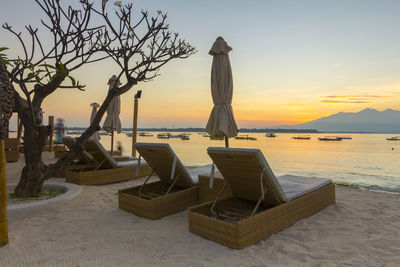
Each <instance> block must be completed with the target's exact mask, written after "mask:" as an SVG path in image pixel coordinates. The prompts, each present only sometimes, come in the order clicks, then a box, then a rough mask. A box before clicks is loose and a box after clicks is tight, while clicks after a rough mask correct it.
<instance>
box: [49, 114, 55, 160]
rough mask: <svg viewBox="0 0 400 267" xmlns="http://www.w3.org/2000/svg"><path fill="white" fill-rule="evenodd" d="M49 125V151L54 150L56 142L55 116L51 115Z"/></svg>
mask: <svg viewBox="0 0 400 267" xmlns="http://www.w3.org/2000/svg"><path fill="white" fill-rule="evenodd" d="M49 126H50V128H51V134H50V141H49V152H53V144H54V116H49Z"/></svg>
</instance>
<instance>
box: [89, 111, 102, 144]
mask: <svg viewBox="0 0 400 267" xmlns="http://www.w3.org/2000/svg"><path fill="white" fill-rule="evenodd" d="M90 106H91V107H92V113H91V114H90V124H92V122H93V120H94V117H96V114H97V109H98V108H99V107H100V105H99V104H97V103H92V104H90ZM91 138H96V139H97V140H100V135H99V133H98V132H95V133H94V134H93V135H92V136H91Z"/></svg>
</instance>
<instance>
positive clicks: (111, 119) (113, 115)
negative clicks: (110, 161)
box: [103, 75, 121, 154]
mask: <svg viewBox="0 0 400 267" xmlns="http://www.w3.org/2000/svg"><path fill="white" fill-rule="evenodd" d="M116 83H118V85H121V83H120V82H119V81H118V78H117V76H115V75H113V76H112V77H111V78H110V80H108V85H109V89H108V90H110V89H112V88H114V86H115V84H116ZM120 113H121V98H120V96H117V97H114V99H113V100H112V101H111V103H110V105H109V106H108V108H107V117H106V119H105V121H104V124H103V129H104V130H105V131H106V132H109V133H111V154H112V153H113V148H114V131H117V133H121V120H120V119H119V114H120Z"/></svg>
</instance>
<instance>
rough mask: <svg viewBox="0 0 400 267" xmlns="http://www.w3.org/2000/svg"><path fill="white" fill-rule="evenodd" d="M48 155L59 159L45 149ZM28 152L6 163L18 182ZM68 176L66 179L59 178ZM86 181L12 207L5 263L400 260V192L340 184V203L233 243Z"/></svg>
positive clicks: (2, 251) (2, 255) (2, 254)
mask: <svg viewBox="0 0 400 267" xmlns="http://www.w3.org/2000/svg"><path fill="white" fill-rule="evenodd" d="M44 158H45V161H46V162H50V161H52V160H54V159H53V155H52V154H50V153H44ZM22 166H23V159H20V161H19V162H16V163H7V178H8V183H16V182H17V181H18V179H19V175H20V171H21V168H22ZM54 180H56V181H63V179H54ZM142 182H143V178H142V179H138V180H135V181H128V182H123V183H117V184H110V185H102V186H83V190H82V192H81V194H80V195H78V196H77V197H75V198H74V199H71V200H66V201H62V202H57V203H53V204H49V205H46V206H41V207H35V208H32V209H28V210H27V209H24V210H15V211H11V212H9V214H8V218H9V239H10V240H9V244H8V245H7V246H5V247H2V248H0V266H7V267H8V266H150V265H151V266H338V265H340V266H398V265H399V262H400V234H399V232H400V231H399V229H400V212H399V207H400V195H399V194H388V193H380V192H372V191H366V190H360V189H353V188H348V187H342V186H337V187H336V194H337V195H336V197H337V203H336V204H335V205H331V206H329V207H328V208H326V209H324V210H322V211H321V212H319V213H317V214H315V215H313V216H311V217H309V218H306V219H303V220H301V221H299V222H298V223H296V224H295V225H293V226H292V227H290V228H287V229H285V230H283V231H281V232H279V233H277V234H275V235H273V236H271V237H269V238H267V239H266V240H264V241H262V242H259V243H257V244H255V245H253V246H250V247H247V248H245V249H243V250H233V249H230V248H227V247H224V246H222V245H220V244H217V243H214V242H212V241H208V240H205V239H203V238H201V237H199V236H197V235H194V234H192V233H190V232H189V231H188V219H187V211H186V212H180V213H178V214H175V215H172V216H168V217H165V218H163V219H161V220H157V221H151V220H147V219H144V218H140V217H137V216H135V215H133V214H130V213H127V212H125V211H123V210H120V209H118V199H117V192H118V189H122V188H126V187H128V186H132V185H135V184H140V183H142Z"/></svg>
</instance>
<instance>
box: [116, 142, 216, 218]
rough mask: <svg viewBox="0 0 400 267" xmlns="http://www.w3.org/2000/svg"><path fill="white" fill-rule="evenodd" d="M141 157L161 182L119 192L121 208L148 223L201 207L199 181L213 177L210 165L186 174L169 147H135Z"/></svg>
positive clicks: (146, 144)
mask: <svg viewBox="0 0 400 267" xmlns="http://www.w3.org/2000/svg"><path fill="white" fill-rule="evenodd" d="M135 147H136V149H137V151H138V152H139V154H140V155H141V157H143V158H144V159H145V160H146V162H147V163H148V164H149V165H150V167H151V168H152V169H153V172H154V174H155V175H157V176H158V178H159V179H160V180H159V181H156V182H152V183H147V182H148V180H149V178H150V177H151V176H152V175H153V173H152V174H150V175H149V177H148V178H147V180H146V181H145V182H144V184H142V185H141V186H135V187H131V188H127V189H123V190H120V191H119V207H120V208H121V209H123V210H125V211H128V212H131V213H133V214H136V215H138V216H141V217H145V218H148V219H153V220H155V219H159V218H161V217H164V216H168V215H171V214H174V213H177V212H179V211H182V210H185V209H187V208H188V207H191V206H193V205H196V204H198V186H197V177H198V175H199V174H203V173H207V172H208V173H210V170H211V165H207V166H203V167H199V168H195V169H191V170H189V171H188V170H186V168H185V167H184V166H183V164H182V162H181V161H180V160H179V158H178V157H177V156H176V154H175V153H174V151H173V150H172V149H171V147H170V146H169V145H168V144H156V143H136V144H135Z"/></svg>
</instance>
